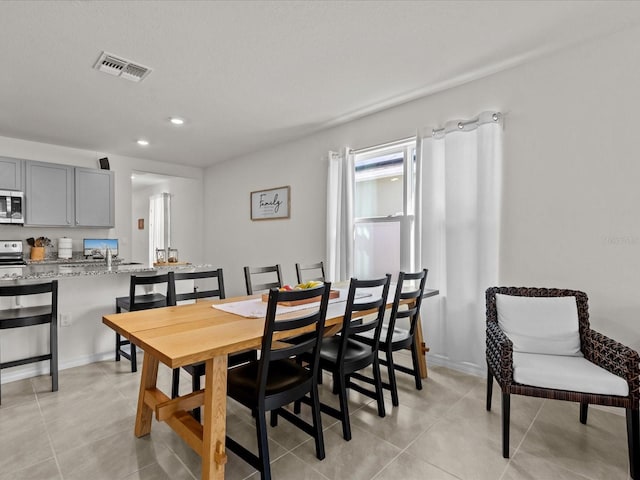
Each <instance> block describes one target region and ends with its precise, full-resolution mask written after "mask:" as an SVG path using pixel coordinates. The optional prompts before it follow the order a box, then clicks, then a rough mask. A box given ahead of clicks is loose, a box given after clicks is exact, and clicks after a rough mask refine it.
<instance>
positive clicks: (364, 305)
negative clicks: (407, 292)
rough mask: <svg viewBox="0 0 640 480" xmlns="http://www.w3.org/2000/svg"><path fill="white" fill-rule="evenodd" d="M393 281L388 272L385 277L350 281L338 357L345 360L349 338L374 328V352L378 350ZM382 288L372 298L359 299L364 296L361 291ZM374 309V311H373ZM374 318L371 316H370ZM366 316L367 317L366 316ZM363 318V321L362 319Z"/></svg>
mask: <svg viewBox="0 0 640 480" xmlns="http://www.w3.org/2000/svg"><path fill="white" fill-rule="evenodd" d="M390 283H391V275H390V274H387V275H385V276H384V277H383V278H379V279H373V280H358V279H356V278H352V279H351V282H350V283H349V294H348V296H347V305H346V307H345V312H344V318H343V321H342V328H341V330H340V335H341V339H340V347H339V350H338V359H339V361H340V362H342V361H343V359H344V355H345V354H346V352H347V345H348V343H349V339H350V338H352V337H353V336H354V335H357V334H361V333H364V332H368V331H371V330H374V335H373V345H372V347H373V352H376V351H377V350H378V342H379V340H380V332H381V331H382V322H383V320H384V312H385V310H386V308H387V295H388V294H389V285H390ZM374 288H375V289H380V288H382V292H381V293H380V294H379V295H378V294H376V293H373V295H372V297H371V299H370V300H365V301H358V302H356V300H361V299H362V298H364V299H368V298H369V297H360V298H358V295H359V294H361V293H365V294H369V293H372V292H371V291H368V290H367V289H374ZM372 311H373V312H372ZM370 316H371V317H373V318H369V317H370ZM365 317H366V318H365ZM360 320H362V321H360Z"/></svg>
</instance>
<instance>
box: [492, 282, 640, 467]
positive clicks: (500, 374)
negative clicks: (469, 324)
mask: <svg viewBox="0 0 640 480" xmlns="http://www.w3.org/2000/svg"><path fill="white" fill-rule="evenodd" d="M497 294H499V295H509V296H516V297H546V298H550V297H552V298H553V297H570V296H573V297H575V300H576V306H577V318H578V334H579V342H580V346H579V349H580V352H578V353H577V354H576V356H575V357H573V358H578V359H579V360H578V361H581V362H583V363H584V361H583V360H582V358H581V357H582V356H583V357H584V359H586V360H587V361H588V362H591V363H592V364H595V365H597V366H599V367H601V368H602V369H605V370H606V371H607V372H610V373H611V374H614V375H616V376H618V377H621V378H622V379H624V380H625V381H626V383H627V385H628V395H626V396H622V395H611V394H602V393H593V391H589V388H586V389H580V391H575V390H574V391H572V390H570V389H567V390H563V389H561V388H557V386H556V388H546V387H541V386H535V385H529V384H524V383H518V382H516V381H515V380H514V341H513V340H512V339H511V338H509V337H508V336H507V335H506V334H505V332H504V331H503V329H502V328H501V326H500V324H499V322H498V316H499V315H498V307H499V306H498V305H497V304H498V303H500V302H497V298H496V295H497ZM501 298H506V297H501ZM486 301H487V352H486V353H487V367H488V368H487V410H491V394H492V389H493V379H494V378H495V379H496V381H497V382H498V384H499V385H500V388H501V390H502V456H503V457H504V458H508V457H509V414H510V395H511V394H517V395H528V396H532V397H541V398H549V399H555V400H567V401H570V402H578V403H580V422H582V423H583V424H584V423H586V422H587V411H588V410H587V408H588V405H589V404H590V403H592V404H595V405H608V406H613V407H623V408H625V409H626V418H627V435H628V440H629V442H628V443H629V471H630V475H631V478H640V426H639V418H640V417H639V414H638V409H639V401H640V366H639V362H640V357H639V356H638V353H637V352H636V351H634V350H632V349H630V348H628V347H626V346H624V345H622V344H621V343H618V342H616V341H614V340H612V339H610V338H608V337H606V336H604V335H602V334H600V333H598V332H595V331H594V330H591V328H590V326H589V311H588V299H587V295H586V294H585V293H584V292H579V291H574V290H560V289H548V288H526V287H492V288H489V289H487V291H486ZM501 301H502V300H501ZM509 301H513V299H509ZM518 301H519V300H518ZM501 308H502V307H501ZM505 310H506V309H505ZM512 337H513V335H512ZM516 350H518V349H517V348H516ZM520 351H521V350H520ZM580 353H581V354H582V356H581V355H580ZM516 355H520V354H519V353H518V352H516ZM546 357H548V358H549V359H550V361H552V362H553V361H554V360H553V359H554V357H553V356H552V355H546ZM560 360H562V359H560ZM516 363H517V362H516ZM517 368H518V366H516V369H517ZM564 374H565V371H564V370H563V369H562V368H558V370H557V376H558V375H559V376H560V377H561V376H562V375H564ZM570 375H571V373H570V372H566V376H567V377H569V376H570ZM604 375H608V374H607V373H606V372H604ZM516 376H517V375H516ZM612 378H614V379H615V381H617V382H618V384H619V383H620V380H619V379H616V377H612ZM567 380H568V381H570V379H567ZM623 386H624V383H623ZM625 391H626V386H625ZM636 474H637V475H638V476H636Z"/></svg>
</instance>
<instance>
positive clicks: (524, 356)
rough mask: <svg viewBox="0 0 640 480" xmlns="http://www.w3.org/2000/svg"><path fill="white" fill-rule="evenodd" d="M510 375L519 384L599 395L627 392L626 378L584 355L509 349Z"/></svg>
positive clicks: (622, 394) (624, 395) (623, 393)
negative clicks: (511, 368)
mask: <svg viewBox="0 0 640 480" xmlns="http://www.w3.org/2000/svg"><path fill="white" fill-rule="evenodd" d="M513 379H514V380H515V381H516V382H517V383H521V384H523V385H531V386H534V387H542V388H554V389H557V390H570V391H573V392H581V393H595V394H601V395H617V396H620V397H626V396H627V395H629V384H628V383H627V381H626V380H625V379H624V378H622V377H619V376H617V375H614V374H613V373H611V372H609V371H607V370H605V369H604V368H601V367H599V366H597V365H596V364H594V363H591V362H590V361H589V360H587V359H585V358H584V357H569V356H561V355H539V354H534V353H517V352H513Z"/></svg>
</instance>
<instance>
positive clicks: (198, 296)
mask: <svg viewBox="0 0 640 480" xmlns="http://www.w3.org/2000/svg"><path fill="white" fill-rule="evenodd" d="M174 280H175V290H176V292H179V291H181V288H180V282H190V283H189V289H190V291H188V292H182V293H176V300H177V301H178V302H181V301H189V300H191V301H193V300H195V301H198V300H202V299H205V298H219V299H224V298H225V292H224V274H223V271H222V269H221V268H217V269H214V270H206V271H200V272H176V273H174ZM214 282H215V283H217V284H216V285H215V287H214V285H213V283H214ZM256 358H257V352H256V351H255V350H251V351H248V352H241V353H236V354H233V355H229V360H228V362H229V363H228V365H229V367H230V368H231V367H235V366H238V365H242V364H243V363H247V362H249V361H251V360H255V359H256ZM182 368H183V369H184V370H185V371H186V372H187V373H189V375H191V388H192V391H193V392H197V391H198V390H200V378H201V377H202V376H203V375H204V373H205V364H204V362H200V363H195V364H193V365H185V366H184V367H182ZM179 390H180V369H179V368H174V369H173V378H172V382H171V398H176V397H177V396H178V393H179ZM192 413H193V416H194V418H195V419H196V420H198V421H200V408H196V409H195V410H193V412H192Z"/></svg>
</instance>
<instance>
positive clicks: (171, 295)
mask: <svg viewBox="0 0 640 480" xmlns="http://www.w3.org/2000/svg"><path fill="white" fill-rule="evenodd" d="M173 275H174V272H167V273H164V274H161V275H131V280H130V282H129V296H128V297H117V298H116V313H122V311H123V310H124V311H127V312H135V311H138V310H148V309H151V308H160V307H166V306H172V305H175V304H176V291H175V282H174V280H173ZM160 283H166V284H167V294H166V295H163V294H161V293H146V294H144V295H136V287H138V286H141V285H142V286H144V285H157V284H160ZM124 345H130V350H129V353H127V352H126V351H124V350H122V347H123V346H124ZM120 357H124V358H126V359H127V360H129V361H130V362H131V371H132V372H135V371H137V370H138V361H137V356H136V347H135V345H132V344H131V342H129V340H127V339H123V338H122V337H121V335H120V334H119V333H116V362H119V361H120Z"/></svg>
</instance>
